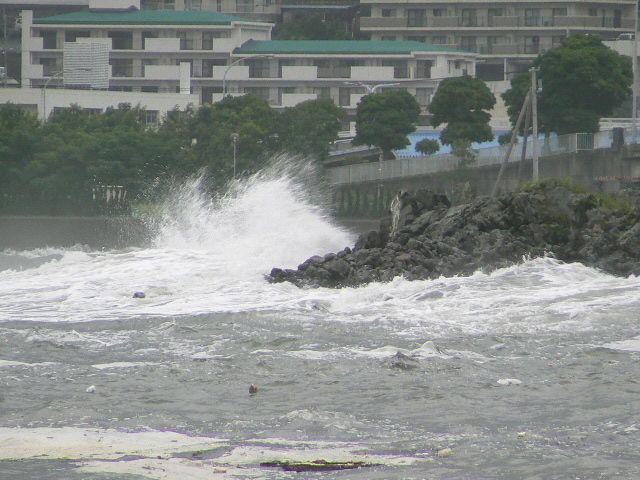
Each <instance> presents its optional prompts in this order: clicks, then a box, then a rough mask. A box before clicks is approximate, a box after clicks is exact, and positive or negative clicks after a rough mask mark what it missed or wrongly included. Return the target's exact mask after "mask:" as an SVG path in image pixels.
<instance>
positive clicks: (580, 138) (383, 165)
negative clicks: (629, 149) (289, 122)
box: [328, 131, 613, 185]
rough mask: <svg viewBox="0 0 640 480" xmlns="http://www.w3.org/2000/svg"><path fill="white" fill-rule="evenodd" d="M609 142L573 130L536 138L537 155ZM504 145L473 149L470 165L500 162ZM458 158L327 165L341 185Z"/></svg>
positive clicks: (517, 149)
mask: <svg viewBox="0 0 640 480" xmlns="http://www.w3.org/2000/svg"><path fill="white" fill-rule="evenodd" d="M612 143H613V133H612V131H606V132H598V133H595V134H594V133H575V134H570V135H561V136H553V137H549V138H542V139H539V140H538V154H539V156H540V157H549V156H553V155H560V154H563V153H573V152H577V151H580V150H593V149H599V148H610V147H611V145H612ZM522 147H523V144H522V143H519V144H517V145H515V146H514V147H513V150H512V151H511V155H510V157H509V161H510V162H517V161H520V158H521V156H522ZM507 149H508V146H507V145H502V146H499V147H491V148H482V149H478V150H475V152H476V154H477V157H476V162H475V163H474V165H473V166H474V167H485V166H489V165H496V164H500V163H502V162H503V161H504V158H505V156H506V153H507ZM525 158H526V159H531V158H533V142H532V141H531V140H530V141H528V142H527V150H526V152H525ZM459 161H460V159H459V158H458V157H456V156H455V155H452V154H450V153H447V154H440V155H430V156H422V157H408V158H399V159H397V160H386V161H383V162H372V163H360V164H357V165H345V166H340V167H332V168H329V169H328V170H329V178H330V181H331V183H333V184H335V185H342V184H345V183H359V182H374V181H380V180H388V179H393V178H403V177H413V176H416V175H427V174H431V173H436V172H442V171H446V170H453V169H454V168H455V167H456V166H457V165H458V162H459Z"/></svg>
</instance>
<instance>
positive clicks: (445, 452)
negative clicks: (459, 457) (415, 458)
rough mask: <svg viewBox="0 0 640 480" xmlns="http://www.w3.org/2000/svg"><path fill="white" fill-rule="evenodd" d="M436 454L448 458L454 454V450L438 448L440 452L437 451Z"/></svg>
mask: <svg viewBox="0 0 640 480" xmlns="http://www.w3.org/2000/svg"><path fill="white" fill-rule="evenodd" d="M436 455H437V456H438V457H440V458H447V457H450V456H451V455H453V450H451V449H450V448H443V449H442V450H438V453H436Z"/></svg>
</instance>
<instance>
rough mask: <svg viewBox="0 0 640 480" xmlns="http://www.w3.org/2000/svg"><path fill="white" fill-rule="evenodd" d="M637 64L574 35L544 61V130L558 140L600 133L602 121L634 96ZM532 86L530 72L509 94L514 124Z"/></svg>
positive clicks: (514, 82) (541, 101)
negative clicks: (558, 137) (634, 77)
mask: <svg viewBox="0 0 640 480" xmlns="http://www.w3.org/2000/svg"><path fill="white" fill-rule="evenodd" d="M631 65H632V64H631V60H630V59H629V58H627V57H625V56H622V55H620V54H619V53H617V52H614V51H613V50H611V49H610V48H608V47H606V46H605V45H604V44H603V43H602V41H601V40H600V39H599V38H597V37H595V36H593V35H574V36H571V37H568V38H566V39H564V41H563V42H562V44H561V45H560V46H559V47H558V48H554V49H552V50H549V51H547V52H546V53H544V54H542V55H540V56H539V57H538V58H537V59H536V60H535V61H534V66H535V67H538V68H539V69H540V72H539V79H540V81H541V82H542V91H541V92H540V93H539V97H538V121H539V129H540V130H541V131H543V132H547V133H550V132H556V133H558V134H566V133H576V132H596V131H598V122H599V119H600V117H603V116H609V115H611V113H612V112H613V111H614V109H615V108H617V107H618V106H620V105H621V104H622V103H623V102H624V101H625V100H626V99H627V98H628V96H629V93H630V90H629V86H630V85H631V82H632V80H633V72H632V67H631ZM530 85H531V77H530V74H529V73H528V72H526V73H522V74H520V75H519V76H517V77H515V78H514V79H513V80H512V82H511V89H510V90H508V91H507V92H505V93H504V94H503V99H504V100H505V103H506V104H507V106H508V108H509V110H508V111H509V115H510V117H511V121H512V123H514V117H516V116H517V113H516V112H518V111H519V110H520V107H521V106H522V103H523V101H524V98H525V96H526V92H527V91H528V90H529V86H530Z"/></svg>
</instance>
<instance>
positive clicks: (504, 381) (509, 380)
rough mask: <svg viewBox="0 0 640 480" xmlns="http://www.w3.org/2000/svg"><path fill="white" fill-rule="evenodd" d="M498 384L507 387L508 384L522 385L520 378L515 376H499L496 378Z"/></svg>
mask: <svg viewBox="0 0 640 480" xmlns="http://www.w3.org/2000/svg"><path fill="white" fill-rule="evenodd" d="M498 385H502V386H503V387H508V386H509V385H522V380H518V379H517V378H501V379H500V380H498Z"/></svg>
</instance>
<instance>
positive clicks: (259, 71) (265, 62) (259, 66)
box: [245, 58, 271, 78]
mask: <svg viewBox="0 0 640 480" xmlns="http://www.w3.org/2000/svg"><path fill="white" fill-rule="evenodd" d="M245 63H247V64H248V65H249V78H269V77H270V76H271V75H270V72H269V66H270V63H271V62H269V59H266V58H260V59H255V60H251V61H247V62H245Z"/></svg>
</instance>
